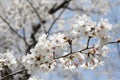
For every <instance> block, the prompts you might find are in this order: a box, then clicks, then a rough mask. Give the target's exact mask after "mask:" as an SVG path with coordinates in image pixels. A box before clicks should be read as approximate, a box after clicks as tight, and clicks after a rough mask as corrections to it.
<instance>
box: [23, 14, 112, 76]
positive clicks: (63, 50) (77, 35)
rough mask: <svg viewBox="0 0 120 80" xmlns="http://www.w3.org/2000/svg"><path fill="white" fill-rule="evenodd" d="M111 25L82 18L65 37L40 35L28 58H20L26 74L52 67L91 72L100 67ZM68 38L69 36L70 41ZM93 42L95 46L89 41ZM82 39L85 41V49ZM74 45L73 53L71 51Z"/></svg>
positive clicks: (108, 40)
mask: <svg viewBox="0 0 120 80" xmlns="http://www.w3.org/2000/svg"><path fill="white" fill-rule="evenodd" d="M111 27H112V25H111V24H109V23H108V21H107V20H103V19H101V20H100V22H99V23H98V24H96V23H95V22H93V21H92V20H91V19H90V18H89V17H87V16H86V15H83V16H79V17H77V20H76V21H75V24H74V25H73V27H72V30H70V32H68V33H69V36H68V34H62V33H58V34H53V35H50V36H47V35H46V34H42V35H40V37H39V39H38V43H37V44H36V46H35V47H34V48H33V49H31V54H28V55H27V56H24V57H23V63H24V66H25V67H26V68H27V69H28V70H29V72H30V74H33V75H34V73H36V71H39V70H40V71H44V72H46V71H47V72H48V71H50V70H54V69H55V68H56V67H62V68H63V69H71V68H76V67H85V68H89V69H94V68H95V67H97V66H99V65H103V64H104V62H103V61H102V59H103V58H104V57H105V56H106V54H107V53H108V50H109V49H108V47H107V44H108V43H109V42H110V35H109V31H110V30H111ZM70 34H72V35H73V36H72V37H70ZM94 38H97V39H98V40H97V43H94V44H90V40H91V39H94ZM82 39H88V41H86V45H85V46H83V45H84V44H82V45H81V44H80V43H82V41H81V40H82ZM76 44H78V46H77V49H76V48H74V47H75V46H76Z"/></svg>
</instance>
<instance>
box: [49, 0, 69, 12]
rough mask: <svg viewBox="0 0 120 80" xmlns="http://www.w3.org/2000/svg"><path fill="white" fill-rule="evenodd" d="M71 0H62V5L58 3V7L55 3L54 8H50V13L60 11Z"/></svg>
mask: <svg viewBox="0 0 120 80" xmlns="http://www.w3.org/2000/svg"><path fill="white" fill-rule="evenodd" d="M70 1H71V0H64V2H62V3H61V4H60V5H58V6H57V7H56V4H55V5H53V7H52V9H50V10H49V13H50V14H54V13H55V12H56V11H58V10H59V9H61V8H64V7H66V5H68V4H69V3H70Z"/></svg>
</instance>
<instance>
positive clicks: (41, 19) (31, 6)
mask: <svg viewBox="0 0 120 80" xmlns="http://www.w3.org/2000/svg"><path fill="white" fill-rule="evenodd" d="M27 2H28V3H29V4H30V6H31V7H32V9H33V10H34V11H35V13H36V15H37V17H38V19H39V20H40V21H41V22H42V21H43V20H42V18H41V17H40V15H39V13H38V11H37V10H36V8H35V7H34V6H33V4H32V3H31V2H30V1H29V0H27Z"/></svg>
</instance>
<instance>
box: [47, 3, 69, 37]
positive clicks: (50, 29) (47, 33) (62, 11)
mask: <svg viewBox="0 0 120 80" xmlns="http://www.w3.org/2000/svg"><path fill="white" fill-rule="evenodd" d="M67 6H68V4H66V7H67ZM66 7H64V9H63V10H62V11H61V12H60V14H59V15H58V17H57V18H56V19H55V20H54V21H53V22H52V24H51V25H50V27H49V29H48V32H47V37H48V36H49V33H50V31H51V29H52V27H53V26H54V24H55V23H56V22H57V20H58V19H59V18H60V17H61V15H62V14H63V12H64V11H65V9H66Z"/></svg>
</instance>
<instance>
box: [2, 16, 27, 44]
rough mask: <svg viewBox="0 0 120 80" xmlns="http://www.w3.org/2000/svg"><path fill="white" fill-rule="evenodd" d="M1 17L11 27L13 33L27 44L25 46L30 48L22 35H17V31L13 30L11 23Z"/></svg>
mask: <svg viewBox="0 0 120 80" xmlns="http://www.w3.org/2000/svg"><path fill="white" fill-rule="evenodd" d="M0 17H1V19H2V20H3V21H4V22H5V23H6V24H7V25H8V26H9V28H10V29H11V31H13V32H14V33H15V34H16V35H17V36H18V37H19V38H20V39H22V40H23V41H24V42H25V44H26V45H27V46H28V43H27V41H26V40H25V39H24V38H23V37H22V36H21V35H19V34H18V33H17V31H15V30H14V29H13V28H12V26H11V25H10V23H9V22H8V21H7V20H6V19H4V18H3V17H2V16H0Z"/></svg>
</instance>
